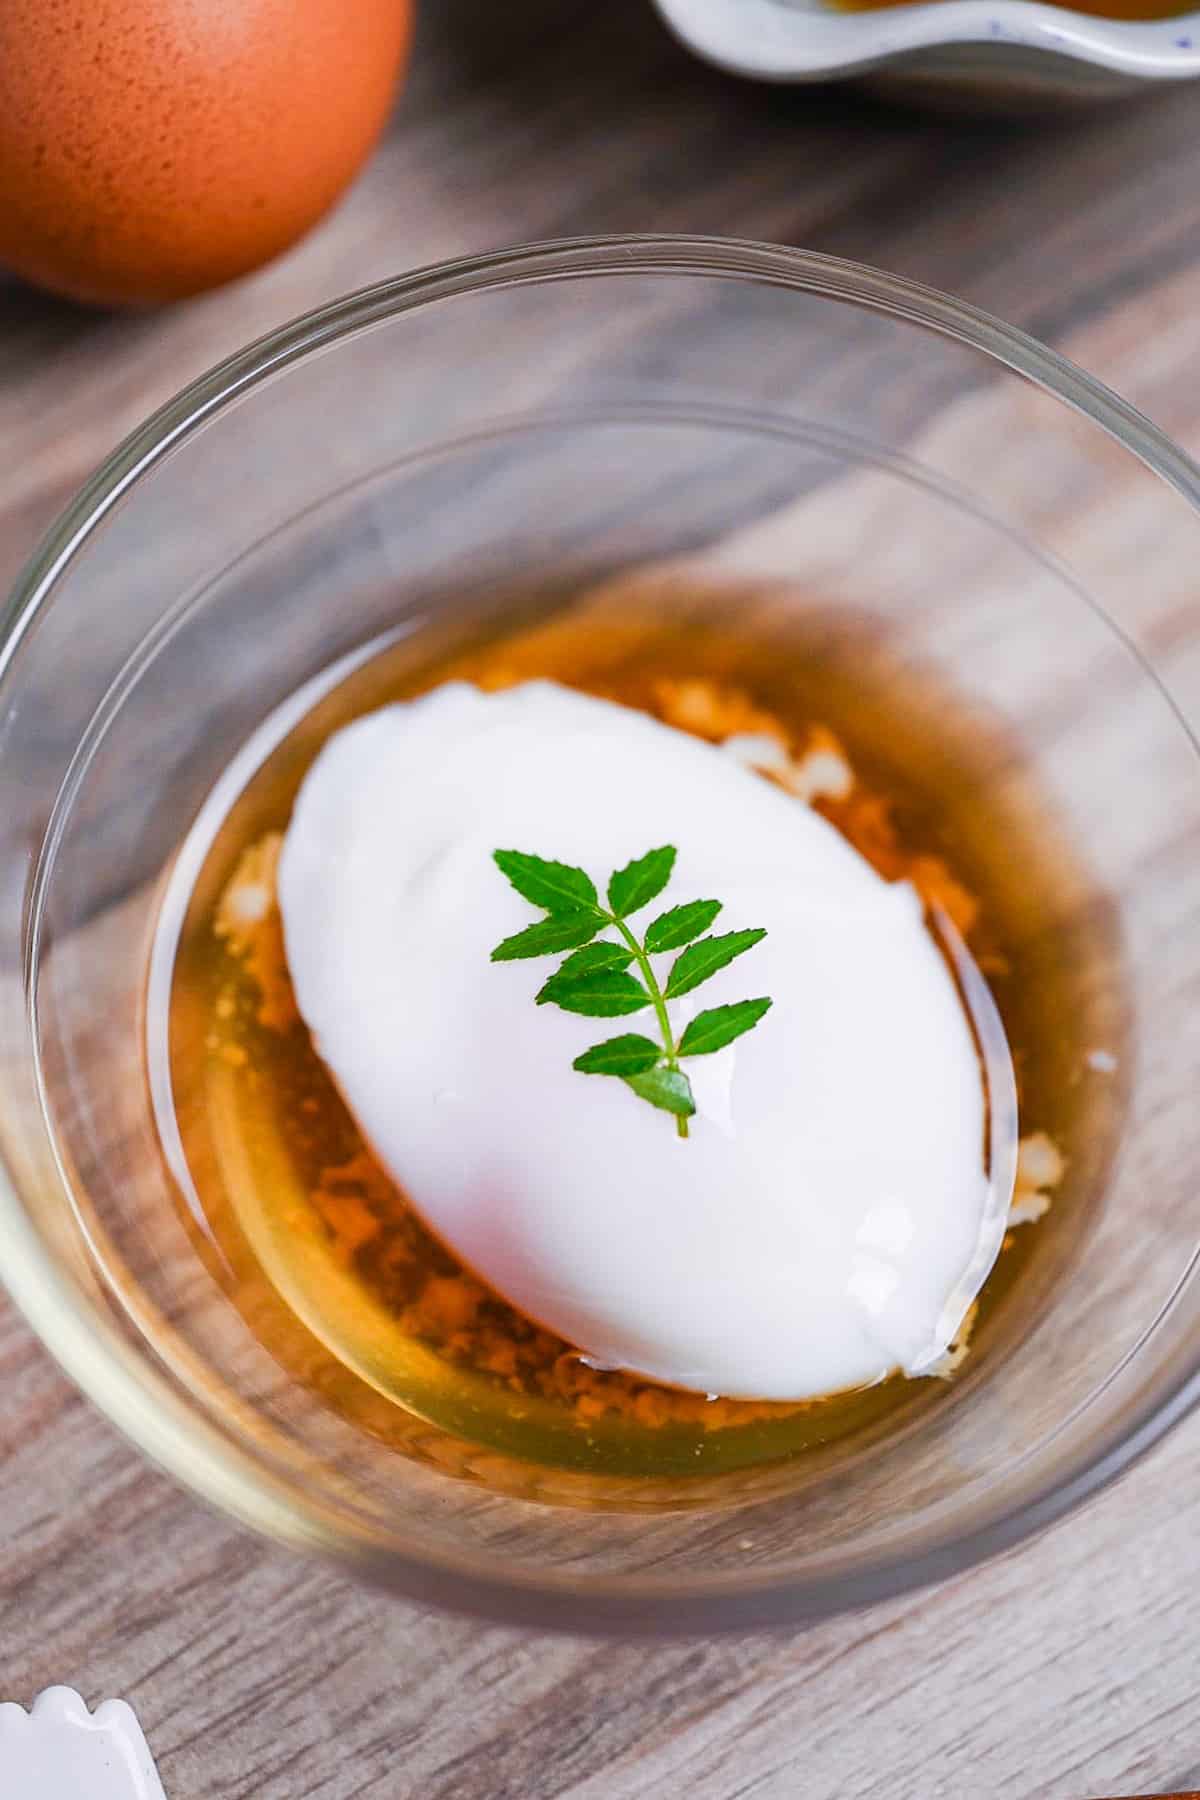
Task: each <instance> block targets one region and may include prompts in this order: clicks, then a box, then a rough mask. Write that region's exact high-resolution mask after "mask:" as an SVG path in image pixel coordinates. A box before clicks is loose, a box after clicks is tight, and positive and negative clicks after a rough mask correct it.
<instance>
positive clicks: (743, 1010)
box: [679, 1000, 771, 1056]
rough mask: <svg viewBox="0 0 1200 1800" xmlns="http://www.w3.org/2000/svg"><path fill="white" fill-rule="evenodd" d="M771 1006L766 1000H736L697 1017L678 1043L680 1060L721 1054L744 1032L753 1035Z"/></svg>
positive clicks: (710, 1009) (712, 1008) (698, 1014)
mask: <svg viewBox="0 0 1200 1800" xmlns="http://www.w3.org/2000/svg"><path fill="white" fill-rule="evenodd" d="M770 1006H771V1002H770V1001H769V1000H735V1001H734V1003H733V1005H732V1006H713V1007H710V1008H709V1010H708V1011H707V1012H702V1013H697V1014H696V1017H695V1018H694V1019H692V1020H691V1021H690V1023H689V1024H688V1026H687V1027H686V1029H685V1031H684V1034H683V1036H682V1037H681V1038H680V1040H679V1054H680V1056H711V1055H712V1053H713V1051H714V1050H723V1049H724V1048H725V1046H726V1044H732V1042H733V1040H734V1038H740V1037H741V1035H742V1033H743V1032H744V1031H752V1030H753V1029H754V1027H755V1026H756V1025H757V1024H758V1021H759V1020H760V1019H761V1018H762V1016H763V1014H764V1013H765V1012H768V1011H769V1010H770Z"/></svg>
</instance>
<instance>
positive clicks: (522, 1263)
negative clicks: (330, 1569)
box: [279, 682, 992, 1400]
mask: <svg viewBox="0 0 1200 1800" xmlns="http://www.w3.org/2000/svg"><path fill="white" fill-rule="evenodd" d="M668 843H669V844H674V845H676V846H677V847H678V859H677V862H676V865H675V871H674V874H673V877H672V880H671V883H670V886H669V888H668V890H667V891H666V892H665V893H664V895H663V896H662V898H661V900H660V901H659V902H658V903H655V904H653V905H652V907H651V908H650V909H649V910H648V911H647V912H646V913H645V914H644V915H642V916H641V917H640V919H639V920H638V921H636V922H637V923H638V924H640V925H642V926H644V925H645V924H646V923H648V921H649V920H650V919H651V918H652V917H653V916H654V913H655V911H657V910H658V909H659V907H665V906H667V905H671V904H675V903H678V902H680V901H683V900H689V899H706V898H714V899H719V900H721V901H722V902H723V907H724V910H723V912H722V914H721V916H720V919H719V920H718V921H717V924H716V926H715V927H714V929H716V930H732V929H736V928H739V927H743V926H764V927H765V928H766V930H767V933H768V935H767V937H766V938H765V939H764V940H763V942H762V943H761V944H759V945H757V946H756V947H755V948H754V949H753V950H752V951H750V952H748V953H747V954H746V955H745V956H743V957H741V958H740V959H739V960H738V961H736V962H734V963H733V964H731V965H730V966H729V967H728V968H726V969H724V970H723V971H721V972H720V973H719V974H718V975H717V976H715V977H714V978H713V979H712V980H711V981H709V982H708V983H707V984H706V985H705V986H704V987H703V988H701V989H699V990H697V991H696V992H695V993H693V994H691V995H688V996H686V997H684V998H682V999H680V1000H679V1001H676V1002H673V1003H672V1013H673V1017H674V1019H675V1020H676V1022H677V1025H678V1026H679V1027H682V1025H683V1024H684V1023H685V1022H686V1020H687V1019H688V1018H689V1017H690V1016H693V1015H694V1014H695V1013H696V1012H698V1011H700V1010H701V1009H702V1008H705V1007H709V1006H716V1005H720V1004H722V1003H723V1002H726V1001H731V1000H736V999H740V998H743V997H755V996H758V995H769V996H771V998H772V999H773V1001H774V1005H773V1007H772V1009H771V1011H770V1012H769V1013H768V1014H767V1015H766V1017H765V1018H764V1019H763V1021H762V1022H761V1023H760V1024H759V1025H758V1026H757V1027H756V1028H755V1029H754V1030H753V1031H751V1032H749V1033H748V1034H747V1035H746V1036H744V1037H742V1038H741V1039H739V1040H738V1041H737V1042H736V1043H734V1044H732V1045H730V1046H728V1047H727V1048H726V1049H724V1050H721V1051H719V1052H717V1053H716V1054H714V1055H711V1056H708V1057H703V1058H696V1059H694V1061H693V1062H692V1063H691V1065H690V1073H691V1076H692V1081H693V1086H694V1089H695V1095H696V1101H697V1106H698V1113H697V1116H696V1118H695V1119H694V1120H693V1121H692V1125H691V1135H690V1137H689V1138H688V1139H687V1140H686V1141H684V1140H681V1139H680V1138H679V1137H678V1136H677V1135H676V1132H675V1128H674V1123H673V1121H672V1120H671V1118H670V1117H669V1116H668V1115H667V1114H665V1113H663V1112H660V1111H657V1110H655V1109H654V1108H652V1107H651V1106H649V1105H647V1104H646V1103H645V1102H644V1101H642V1100H641V1099H639V1098H638V1097H636V1096H635V1095H634V1094H633V1093H631V1092H630V1091H629V1089H628V1088H627V1087H626V1086H625V1085H624V1083H622V1082H621V1081H619V1080H614V1079H610V1078H604V1077H598V1076H588V1075H581V1074H578V1073H576V1072H575V1071H574V1070H573V1069H572V1067H571V1064H572V1060H573V1059H574V1058H575V1057H576V1056H577V1055H578V1054H579V1053H580V1052H581V1051H582V1050H584V1049H586V1048H587V1047H588V1046H589V1045H590V1044H592V1043H595V1042H597V1041H598V1040H600V1039H602V1038H604V1037H608V1036H611V1035H613V1034H614V1033H616V1032H618V1031H623V1030H633V1029H639V1030H640V1029H645V1030H647V1031H649V1032H651V1033H652V1032H653V1023H652V1020H651V1022H650V1023H649V1024H644V1023H643V1019H642V1017H641V1016H639V1017H637V1018H634V1019H631V1020H625V1019H622V1020H617V1021H612V1020H608V1019H587V1018H580V1017H578V1016H575V1015H572V1014H568V1013H565V1012H562V1011H559V1010H558V1009H557V1008H555V1007H553V1006H536V1005H535V1004H534V996H535V994H536V993H537V990H538V988H539V987H540V986H541V984H542V982H543V981H544V980H545V978H546V976H547V974H548V973H549V972H550V970H551V968H552V967H553V966H554V964H553V962H552V961H537V962H530V961H517V962H506V963H492V962H491V961H490V960H489V955H490V952H491V950H492V948H493V946H494V945H495V944H496V943H497V942H498V941H499V940H500V939H501V938H503V937H505V936H506V935H508V934H510V933H513V932H516V931H519V930H521V929H522V928H523V927H524V926H526V925H528V924H530V923H532V922H533V920H534V918H535V917H537V916H538V915H537V914H535V913H534V911H533V909H532V908H531V907H530V905H529V903H528V902H527V901H526V900H523V899H522V898H521V897H520V895H518V894H517V893H516V892H514V890H513V889H512V888H511V887H510V886H509V885H508V883H507V882H506V881H505V879H504V878H503V876H502V875H501V874H500V873H499V871H498V870H497V868H496V866H495V864H494V863H493V860H492V853H493V851H494V850H496V849H497V848H516V849H520V850H527V851H531V852H533V853H535V854H537V855H540V856H544V857H550V858H554V859H557V860H561V861H567V862H572V863H578V864H580V865H581V866H583V867H584V868H586V869H587V870H588V872H589V873H590V874H591V875H592V877H593V879H594V880H595V881H596V883H597V886H598V887H599V888H600V890H601V892H603V888H604V884H605V882H606V880H607V878H608V876H609V874H610V873H611V872H612V870H614V869H616V868H618V867H621V866H622V865H624V864H625V863H627V862H628V861H629V860H630V859H631V858H633V857H636V856H639V855H641V854H642V853H643V852H645V851H646V850H648V849H650V848H651V847H652V846H655V845H659V844H668ZM279 899H280V906H281V910H282V917H283V923H284V930H285V938H286V946H287V956H288V962H289V966H290V969H291V974H292V978H293V982H294V985H295V990H296V998H297V1002H298V1005H299V1008H300V1012H301V1014H302V1016H303V1018H304V1019H305V1021H306V1023H307V1024H308V1026H309V1028H310V1030H311V1032H312V1034H313V1038H314V1042H315V1044H316V1048H317V1050H318V1052H319V1054H320V1055H321V1057H322V1058H323V1059H324V1061H325V1063H326V1064H327V1066H328V1067H329V1069H330V1071H331V1072H332V1074H333V1076H334V1078H335V1080H336V1082H337V1084H338V1086H339V1088H340V1090H341V1092H342V1094H343V1096H344V1097H345V1100H346V1102H347V1104H348V1105H349V1107H350V1109H351V1111H352V1112H353V1113H354V1115H355V1117H356V1119H357V1120H358V1122H359V1124H360V1126H361V1128H362V1130H363V1132H364V1134H365V1136H366V1138H367V1140H368V1141H369V1143H370V1144H371V1146H372V1147H373V1149H374V1151H375V1153H376V1154H377V1155H378V1157H379V1158H380V1160H381V1161H382V1163H383V1164H384V1166H385V1167H386V1168H387V1169H388V1170H389V1171H390V1173H391V1174H392V1175H393V1177H394V1178H395V1179H396V1181H397V1182H398V1183H400V1184H401V1185H402V1186H403V1188H404V1189H405V1191H406V1192H407V1194H408V1195H409V1196H410V1198H411V1200H412V1202H413V1204H414V1205H415V1206H416V1207H417V1208H418V1209H419V1211H420V1212H421V1213H422V1215H423V1216H424V1218H425V1219H426V1220H427V1221H428V1223H429V1225H430V1226H431V1227H432V1229H433V1230H434V1231H435V1232H437V1233H438V1234H439V1235H440V1236H441V1237H442V1238H443V1240H444V1241H445V1242H446V1243H447V1244H448V1245H450V1246H451V1247H452V1248H453V1250H454V1251H455V1252H456V1253H457V1254H458V1255H459V1256H460V1257H461V1258H462V1259H463V1260H464V1261H465V1262H466V1263H467V1264H469V1265H470V1266H471V1267H472V1268H473V1269H474V1270H475V1271H476V1272H477V1273H478V1274H479V1275H481V1276H482V1277H483V1278H484V1279H485V1280H487V1281H488V1282H490V1283H491V1284H492V1286H493V1287H495V1288H496V1289H497V1290H498V1291H499V1292H500V1293H502V1294H503V1295H504V1296H505V1297H506V1298H507V1299H508V1300H510V1301H511V1302H512V1303H513V1304H514V1305H515V1306H517V1307H519V1308H520V1309H521V1310H522V1311H524V1312H525V1313H527V1314H528V1315H529V1316H530V1317H531V1318H533V1319H536V1320H538V1321H540V1322H542V1323H543V1324H545V1325H547V1326H549V1327H550V1328H552V1329H553V1330H555V1331H557V1332H559V1333H560V1334H561V1335H562V1336H563V1337H565V1338H566V1339H568V1340H569V1341H570V1342H571V1343H573V1344H575V1345H577V1346H579V1347H580V1348H581V1349H582V1350H584V1351H586V1352H587V1353H588V1354H589V1355H590V1356H591V1357H593V1358H595V1359H596V1360H597V1361H598V1362H600V1363H602V1364H605V1365H614V1366H618V1367H622V1368H627V1369H631V1370H635V1371H638V1372H639V1373H642V1374H645V1375H647V1376H651V1377H654V1378H656V1379H658V1380H661V1381H664V1382H669V1383H672V1384H674V1385H677V1386H680V1387H685V1388H691V1389H696V1390H698V1391H703V1392H707V1393H721V1394H726V1395H735V1396H743V1397H759V1398H767V1399H777V1400H797V1399H803V1398H808V1397H811V1396H815V1395H821V1394H827V1393H831V1392H835V1391H837V1390H840V1389H844V1388H848V1387H853V1386H856V1385H860V1384H864V1383H869V1382H874V1381H877V1380H879V1379H880V1378H882V1377H883V1376H884V1375H886V1374H887V1373H889V1372H890V1371H892V1370H895V1369H901V1370H905V1371H908V1372H914V1371H918V1370H920V1369H922V1368H924V1367H926V1366H928V1364H929V1363H930V1362H931V1361H932V1360H933V1359H934V1358H935V1357H936V1356H937V1355H938V1354H939V1353H940V1352H941V1351H942V1350H944V1349H945V1348H946V1345H947V1343H949V1342H950V1340H951V1339H952V1337H953V1335H954V1332H955V1330H956V1329H957V1327H958V1325H959V1323H960V1322H961V1319H962V1317H963V1314H964V1313H965V1311H966V1308H967V1306H968V1304H969V1302H970V1300H971V1298H972V1297H973V1289H972V1290H970V1291H968V1290H965V1289H964V1287H963V1279H964V1273H965V1272H966V1271H968V1270H970V1271H973V1280H974V1285H975V1286H978V1284H979V1282H980V1281H981V1280H982V1277H983V1274H984V1273H986V1264H987V1261H988V1260H989V1259H988V1257H987V1256H984V1257H983V1258H982V1259H981V1256H980V1246H981V1243H983V1242H984V1240H985V1236H986V1234H987V1233H988V1232H989V1231H990V1230H991V1229H992V1227H991V1225H990V1224H989V1223H988V1178H987V1173H986V1170H985V1167H984V1140H985V1124H986V1117H985V1114H986V1108H985V1095H984V1088H983V1083H982V1079H981V1072H980V1065H979V1057H978V1053H977V1050H976V1045H975V1041H974V1039H973V1036H972V1032H971V1028H970V1023H969V1021H968V1018H967V1016H966V1014H965V1012H964V1010H963V1006H962V1003H961V1000H960V998H959V994H958V991H957V989H956V987H955V983H954V980H953V979H952V977H951V974H950V971H949V969H948V967H947V964H946V962H945V960H944V959H943V957H942V955H941V954H940V953H939V950H938V948H937V945H936V944H935V942H934V940H933V938H932V936H931V934H930V932H929V930H928V929H927V927H926V923H925V920H924V917H923V912H922V906H921V903H920V901H919V899H918V897H917V895H916V894H915V893H914V891H913V890H912V889H911V888H910V887H909V886H907V885H905V884H889V883H887V882H885V881H883V880H882V879H881V878H880V877H879V876H878V875H877V874H876V873H875V871H874V870H873V869H872V868H871V867H870V866H869V864H868V863H867V862H866V861H865V860H864V859H863V858H862V857H861V856H860V855H858V853H857V852H856V851H855V850H853V849H852V848H851V847H850V846H849V845H848V844H847V843H846V842H845V841H844V840H843V839H842V838H841V837H840V836H839V834H838V833H837V832H836V831H835V830H834V829H833V828H832V827H831V826H830V825H829V824H828V823H826V822H825V821H824V820H823V819H822V818H821V817H820V816H819V815H817V814H815V813H814V812H813V811H812V810H811V809H810V808H808V807H806V806H804V805H803V804H801V803H800V802H798V801H797V800H795V799H793V798H791V797H790V796H789V795H787V794H785V793H783V792H781V791H780V790H779V789H778V788H776V787H774V786H772V785H771V784H770V783H769V782H767V781H765V780H763V779H762V777H761V776H759V775H757V774H755V773H753V772H752V771H751V770H749V769H748V768H746V767H744V766H743V765H742V764H740V763H739V762H738V761H737V760H735V759H734V758H733V757H730V756H727V755H724V754H723V753H722V752H721V751H720V750H718V749H714V748H713V747H711V746H709V745H707V744H704V743H702V742H700V741H698V740H697V739H695V738H692V737H690V736H688V735H686V734H684V733H681V732H677V731H674V730H672V729H670V728H669V727H667V726H664V725H661V724H659V723H657V722H656V721H654V720H653V719H650V718H648V717H647V716H645V715H643V714H641V713H638V712H634V711H631V710H629V709H626V708H623V707H620V706H616V705H612V704H610V703H608V702H605V701H601V700H597V699H593V698H590V697H586V696H583V695H580V694H577V693H574V692H570V691H568V690H566V689H564V688H560V687H557V686H555V685H553V684H550V683H546V682H532V683H527V684H525V685H523V686H520V687H515V688H512V689H509V690H507V691H505V692H502V693H498V694H484V693H481V692H480V691H478V690H476V689H475V688H473V687H470V686H466V685H463V684H457V683H456V684H449V685H446V686H444V687H441V688H438V689H436V690H435V691H434V692H432V693H430V694H428V695H427V696H425V697H423V698H421V699H419V700H416V701H413V702H411V703H407V704H401V705H394V706H389V707H387V708H385V709H383V710H382V711H380V712H377V713H374V714H371V715H369V716H367V717H364V718H361V719H359V720H357V721H356V722H354V723H353V724H351V725H349V726H347V727H345V729H343V730H341V731H339V732H338V733H336V735H335V736H334V737H332V738H331V739H330V741H329V742H328V744H327V745H326V746H325V748H324V749H323V750H322V752H321V754H320V756H319V757H318V758H317V761H316V762H315V764H314V766H313V768H312V769H311V771H310V772H309V774H308V776H307V778H306V780H305V782H304V784H303V786H302V788H301V791H300V794H299V796H298V799H297V802H296V806H295V811H294V815H293V818H292V821H291V824H290V826H289V829H288V832H287V835H286V838H285V842H284V848H283V853H282V857H281V861H280V868H279ZM669 960H670V958H669V957H666V958H664V959H663V967H664V970H665V966H666V965H667V964H668V963H669ZM646 1017H647V1018H648V1019H649V1018H650V1015H646Z"/></svg>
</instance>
